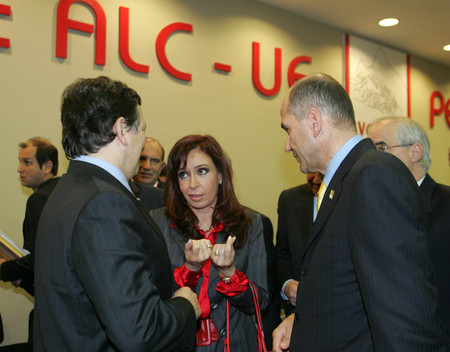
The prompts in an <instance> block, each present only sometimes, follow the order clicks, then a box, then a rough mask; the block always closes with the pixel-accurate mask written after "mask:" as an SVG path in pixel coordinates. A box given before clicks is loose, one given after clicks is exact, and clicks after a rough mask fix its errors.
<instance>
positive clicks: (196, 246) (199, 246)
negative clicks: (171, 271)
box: [184, 239, 212, 271]
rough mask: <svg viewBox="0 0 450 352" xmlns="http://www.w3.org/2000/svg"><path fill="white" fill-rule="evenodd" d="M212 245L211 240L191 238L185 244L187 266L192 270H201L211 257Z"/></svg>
mask: <svg viewBox="0 0 450 352" xmlns="http://www.w3.org/2000/svg"><path fill="white" fill-rule="evenodd" d="M211 253H212V245H211V242H210V241H209V240H206V239H202V240H192V239H191V240H189V241H188V242H186V245H185V246H184V256H185V257H186V267H187V268H188V269H189V270H191V271H199V270H200V269H201V268H202V266H203V264H204V263H205V262H206V261H207V260H208V258H209V257H211Z"/></svg>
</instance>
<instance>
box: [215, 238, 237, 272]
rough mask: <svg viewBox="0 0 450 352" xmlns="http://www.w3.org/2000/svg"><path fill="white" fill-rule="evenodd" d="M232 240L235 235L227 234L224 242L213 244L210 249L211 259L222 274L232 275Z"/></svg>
mask: <svg viewBox="0 0 450 352" xmlns="http://www.w3.org/2000/svg"><path fill="white" fill-rule="evenodd" d="M234 241H236V237H234V236H228V238H227V242H226V243H225V244H215V245H214V247H213V249H212V255H211V261H212V263H213V264H214V266H215V267H216V268H217V270H219V272H220V273H221V274H222V275H223V276H227V277H231V276H233V274H234V272H235V270H236V268H235V266H234V246H233V244H234Z"/></svg>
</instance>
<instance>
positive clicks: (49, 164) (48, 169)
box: [41, 160, 53, 175]
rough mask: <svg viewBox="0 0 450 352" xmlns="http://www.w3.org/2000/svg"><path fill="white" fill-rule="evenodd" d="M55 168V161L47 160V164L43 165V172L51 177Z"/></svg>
mask: <svg viewBox="0 0 450 352" xmlns="http://www.w3.org/2000/svg"><path fill="white" fill-rule="evenodd" d="M52 168H53V161H51V160H47V161H46V162H45V163H43V164H42V167H41V170H42V171H44V174H45V175H49V174H50V173H51V172H52Z"/></svg>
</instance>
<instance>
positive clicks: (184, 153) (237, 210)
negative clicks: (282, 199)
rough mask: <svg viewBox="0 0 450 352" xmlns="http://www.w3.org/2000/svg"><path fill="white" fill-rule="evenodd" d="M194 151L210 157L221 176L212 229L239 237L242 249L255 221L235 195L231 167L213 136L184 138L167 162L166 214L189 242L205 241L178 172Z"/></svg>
mask: <svg viewBox="0 0 450 352" xmlns="http://www.w3.org/2000/svg"><path fill="white" fill-rule="evenodd" d="M194 149H198V150H201V151H202V152H203V153H205V154H206V155H208V156H209V157H210V158H211V160H212V161H213V163H214V165H215V167H216V169H217V171H218V172H219V173H220V174H221V175H222V184H221V185H219V189H218V194H217V202H216V207H215V209H214V212H213V218H212V222H211V225H216V224H217V223H222V224H224V231H226V232H228V233H229V234H231V235H233V236H236V242H235V246H236V247H242V246H243V245H244V244H245V242H246V241H247V235H248V231H249V229H250V226H251V223H252V221H251V218H250V216H249V215H248V214H247V213H246V211H245V209H244V207H243V206H242V205H241V204H240V203H239V201H238V199H237V197H236V194H235V193H234V188H233V181H232V171H231V166H230V164H229V162H228V161H227V159H226V157H225V153H224V152H223V150H222V148H221V147H220V145H219V143H218V142H217V141H216V140H215V139H214V137H212V136H209V135H204V136H201V135H189V136H186V137H183V138H182V139H180V140H179V141H178V142H177V143H175V145H174V146H173V148H172V150H171V151H170V153H169V157H168V159H167V184H166V187H165V189H164V192H165V194H166V197H167V208H166V214H167V216H168V217H169V218H170V219H171V220H172V221H173V222H174V224H175V226H176V227H177V228H178V229H179V230H180V231H181V233H182V234H183V235H184V236H185V237H186V239H188V238H194V239H201V238H203V237H202V235H201V234H200V232H199V231H198V229H197V225H198V219H197V217H196V216H195V214H194V213H193V211H192V210H191V208H190V207H189V206H188V204H187V203H186V200H185V199H184V196H183V194H182V193H181V190H180V185H179V182H178V170H179V169H180V168H182V167H185V165H186V161H187V157H188V154H189V152H191V151H192V150H194Z"/></svg>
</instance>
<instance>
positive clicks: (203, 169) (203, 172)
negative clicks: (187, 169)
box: [198, 167, 209, 175]
mask: <svg viewBox="0 0 450 352" xmlns="http://www.w3.org/2000/svg"><path fill="white" fill-rule="evenodd" d="M208 172H209V170H208V169H206V168H203V167H202V168H201V169H198V174H199V175H206V174H207V173H208Z"/></svg>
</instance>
